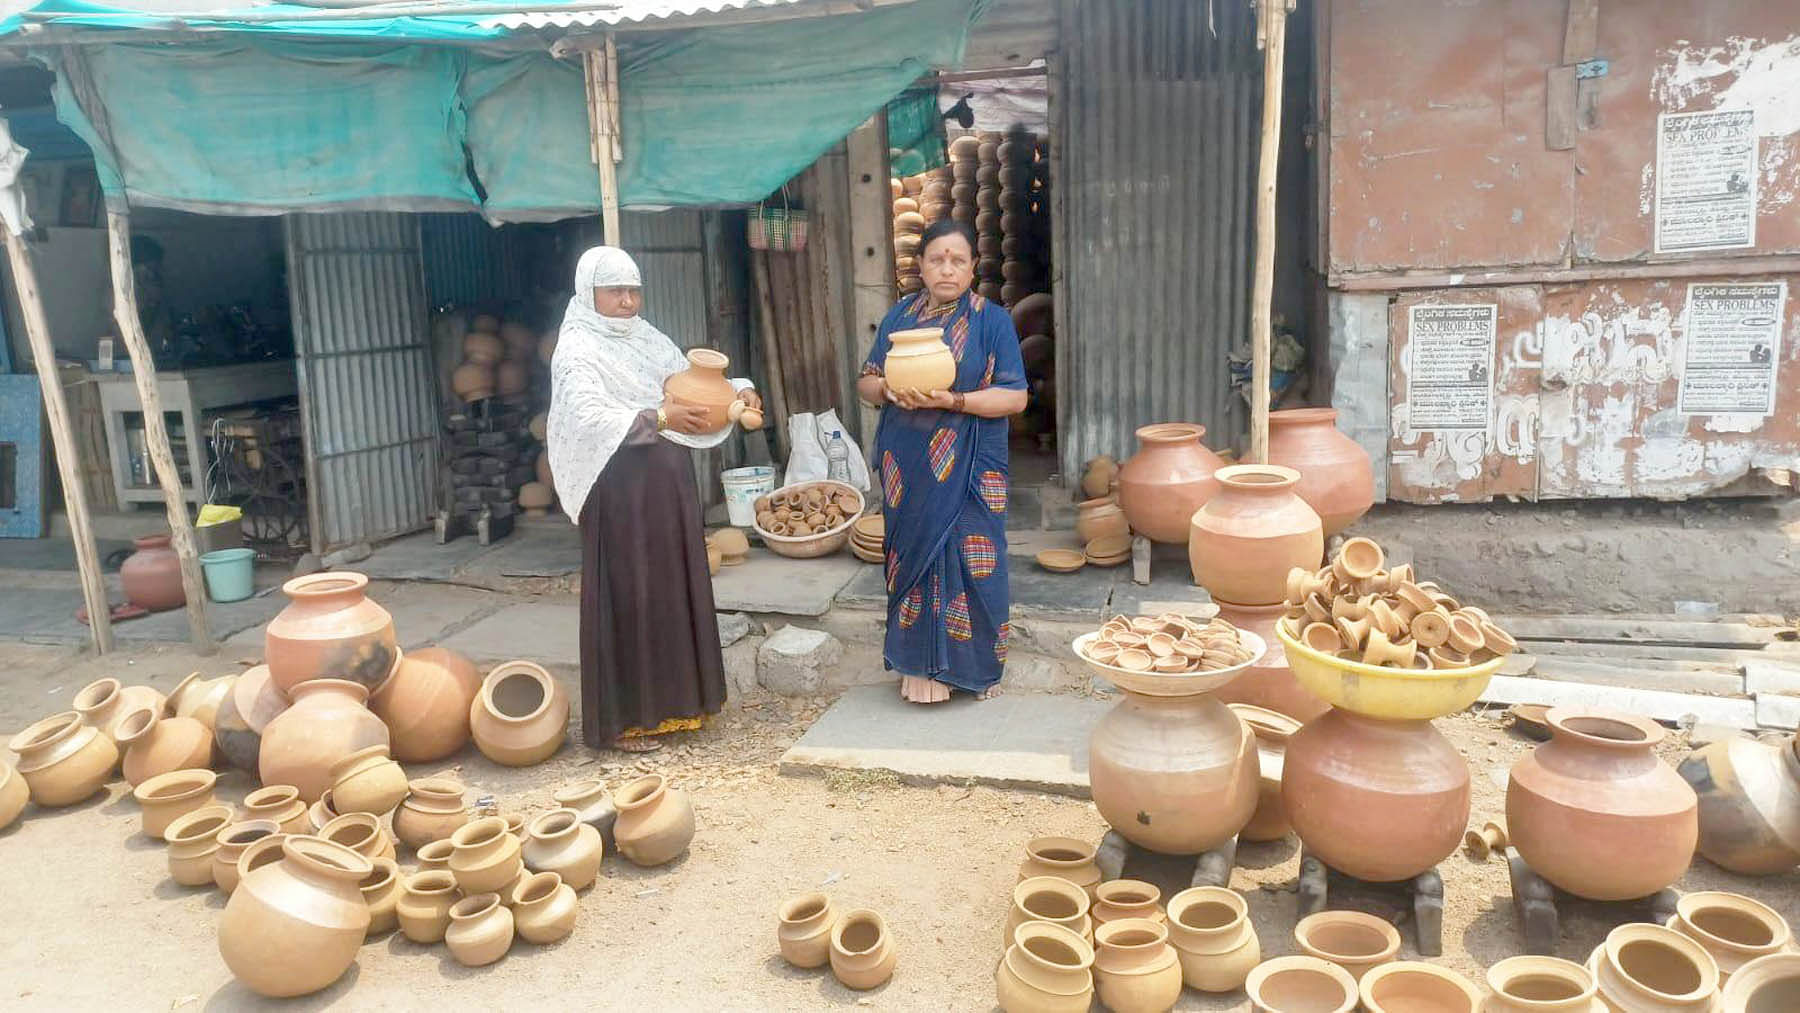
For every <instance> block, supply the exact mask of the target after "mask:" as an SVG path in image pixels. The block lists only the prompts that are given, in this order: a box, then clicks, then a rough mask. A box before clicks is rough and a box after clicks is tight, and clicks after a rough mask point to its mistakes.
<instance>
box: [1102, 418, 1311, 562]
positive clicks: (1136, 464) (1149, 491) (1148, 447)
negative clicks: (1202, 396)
mask: <svg viewBox="0 0 1800 1013" xmlns="http://www.w3.org/2000/svg"><path fill="white" fill-rule="evenodd" d="M1205 435H1206V427H1205V426H1198V425H1193V424H1191V423H1187V422H1160V423H1157V424H1156V425H1150V426H1144V427H1143V428H1142V429H1139V430H1138V431H1137V439H1138V452H1137V453H1135V454H1133V455H1132V456H1131V457H1130V458H1129V459H1128V460H1126V462H1125V463H1124V464H1123V465H1120V466H1119V507H1120V509H1122V510H1124V511H1125V518H1126V519H1127V520H1128V521H1130V522H1131V529H1132V530H1133V531H1136V532H1137V533H1138V534H1140V535H1143V536H1144V537H1145V538H1148V539H1150V540H1151V541H1155V542H1164V543H1167V544H1169V545H1186V544H1187V541H1188V535H1189V532H1190V525H1191V523H1192V521H1193V518H1194V512H1195V511H1197V510H1199V509H1200V508H1201V507H1203V506H1205V505H1206V502H1207V501H1208V500H1210V499H1211V498H1212V497H1213V494H1214V493H1216V492H1218V491H1219V483H1218V480H1217V479H1215V478H1214V477H1213V475H1214V473H1215V472H1217V471H1218V470H1219V469H1220V468H1222V467H1224V466H1225V462H1224V461H1222V460H1220V459H1219V456H1218V455H1217V454H1215V453H1213V452H1212V451H1210V450H1208V449H1206V448H1205V447H1204V446H1202V445H1201V443H1200V438H1201V437H1202V436H1205ZM1284 573H1285V571H1284Z"/></svg>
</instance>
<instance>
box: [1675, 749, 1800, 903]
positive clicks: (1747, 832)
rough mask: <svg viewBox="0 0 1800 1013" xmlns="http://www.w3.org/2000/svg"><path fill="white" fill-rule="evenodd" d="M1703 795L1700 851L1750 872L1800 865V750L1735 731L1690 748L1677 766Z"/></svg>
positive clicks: (1726, 866)
mask: <svg viewBox="0 0 1800 1013" xmlns="http://www.w3.org/2000/svg"><path fill="white" fill-rule="evenodd" d="M1676 770H1677V772H1679V773H1680V774H1681V776H1682V779H1683V780H1685V781H1687V783H1688V784H1689V785H1691V786H1693V789H1694V792H1695V793H1696V794H1697V795H1699V797H1700V844H1699V851H1700V853H1701V854H1702V855H1705V856H1706V857H1707V859H1708V860H1709V861H1711V862H1712V863H1713V864H1714V865H1717V866H1719V867H1721V868H1724V869H1729V870H1730V871H1732V872H1737V873H1742V874H1744V875H1747V876H1769V875H1774V874H1776V873H1781V872H1786V871H1788V870H1790V869H1792V868H1794V866H1796V865H1800V756H1796V755H1795V751H1794V748H1793V740H1792V739H1789V740H1788V741H1787V742H1783V743H1781V744H1780V745H1773V744H1770V743H1765V742H1758V741H1757V740H1755V739H1750V738H1743V737H1733V738H1728V739H1721V740H1719V741H1717V742H1713V743H1710V744H1708V745H1707V746H1705V747H1703V748H1701V749H1697V750H1695V751H1694V752H1692V753H1689V754H1688V756H1687V758H1686V759H1685V760H1682V761H1681V765H1680V766H1678V767H1677V768H1676Z"/></svg>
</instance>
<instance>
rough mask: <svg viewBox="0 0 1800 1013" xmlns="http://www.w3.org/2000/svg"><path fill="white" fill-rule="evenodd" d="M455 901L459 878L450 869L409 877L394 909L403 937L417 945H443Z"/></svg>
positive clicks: (425, 872)
mask: <svg viewBox="0 0 1800 1013" xmlns="http://www.w3.org/2000/svg"><path fill="white" fill-rule="evenodd" d="M456 899H457V892H456V877H455V876H453V875H451V873H450V871H449V870H448V869H427V870H425V871H423V872H417V873H414V874H413V875H411V876H408V877H407V878H406V879H405V881H404V882H402V883H401V888H400V900H399V902H398V903H397V904H396V905H395V906H394V911H395V915H396V917H398V918H399V920H400V932H401V934H402V935H404V936H406V938H408V939H410V940H412V941H413V942H415V943H427V944H429V943H441V942H443V941H444V930H445V929H447V928H449V927H450V908H451V906H452V905H454V904H455V903H456Z"/></svg>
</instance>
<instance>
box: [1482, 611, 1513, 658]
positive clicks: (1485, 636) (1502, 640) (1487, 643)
mask: <svg viewBox="0 0 1800 1013" xmlns="http://www.w3.org/2000/svg"><path fill="white" fill-rule="evenodd" d="M1481 641H1482V646H1483V647H1485V648H1487V649H1488V650H1489V651H1490V652H1492V653H1494V654H1498V655H1500V656H1501V657H1505V656H1506V655H1508V654H1511V653H1512V652H1514V651H1516V650H1518V649H1519V642H1518V641H1517V640H1514V639H1513V638H1512V634H1510V633H1508V632H1506V631H1505V630H1503V629H1501V628H1500V627H1498V626H1495V625H1494V624H1493V623H1491V622H1487V621H1485V620H1484V621H1483V622H1482V623H1481Z"/></svg>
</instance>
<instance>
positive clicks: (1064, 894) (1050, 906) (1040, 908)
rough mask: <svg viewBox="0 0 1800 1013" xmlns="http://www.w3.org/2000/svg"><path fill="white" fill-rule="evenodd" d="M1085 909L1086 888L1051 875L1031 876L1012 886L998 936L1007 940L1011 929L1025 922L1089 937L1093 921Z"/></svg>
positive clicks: (1087, 908)
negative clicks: (1046, 925) (1010, 898)
mask: <svg viewBox="0 0 1800 1013" xmlns="http://www.w3.org/2000/svg"><path fill="white" fill-rule="evenodd" d="M1089 911H1090V903H1089V900H1088V895H1087V891H1086V890H1083V889H1082V888H1081V887H1079V886H1076V885H1075V884H1074V883H1071V882H1069V881H1068V880H1066V879H1059V878H1057V877H1055V876H1033V877H1032V878H1030V879H1027V880H1023V881H1021V882H1019V883H1018V884H1016V885H1015V886H1014V887H1013V893H1012V906H1011V907H1010V908H1009V909H1007V912H1006V924H1005V926H1004V927H1003V928H1002V929H1001V933H1000V938H1001V939H1003V940H1005V939H1011V938H1012V937H1013V930H1014V929H1017V928H1018V927H1019V926H1021V925H1023V924H1025V923H1026V922H1049V923H1051V924H1052V925H1061V926H1062V927H1063V928H1066V929H1068V930H1069V931H1071V932H1073V933H1075V934H1076V935H1078V936H1080V937H1081V938H1083V939H1092V938H1093V936H1094V922H1093V919H1092V918H1091V917H1090V916H1089Z"/></svg>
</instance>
